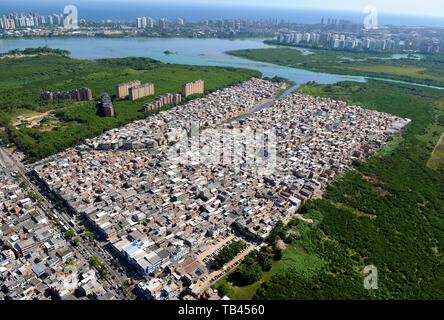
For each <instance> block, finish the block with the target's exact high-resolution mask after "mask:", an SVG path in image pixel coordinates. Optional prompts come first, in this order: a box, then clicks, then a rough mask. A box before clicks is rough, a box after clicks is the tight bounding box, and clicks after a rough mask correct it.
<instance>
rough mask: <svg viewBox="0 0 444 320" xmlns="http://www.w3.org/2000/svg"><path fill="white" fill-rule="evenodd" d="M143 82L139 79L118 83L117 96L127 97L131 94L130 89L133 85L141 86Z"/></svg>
mask: <svg viewBox="0 0 444 320" xmlns="http://www.w3.org/2000/svg"><path fill="white" fill-rule="evenodd" d="M140 85H141V82H140V81H139V80H133V81H130V82H125V83H121V84H118V85H117V86H116V98H125V97H127V96H128V95H129V89H130V88H132V87H137V86H140Z"/></svg>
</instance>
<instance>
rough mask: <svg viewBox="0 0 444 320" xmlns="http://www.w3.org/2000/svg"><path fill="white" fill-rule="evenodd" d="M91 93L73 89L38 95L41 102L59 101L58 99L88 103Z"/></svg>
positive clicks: (84, 89)
mask: <svg viewBox="0 0 444 320" xmlns="http://www.w3.org/2000/svg"><path fill="white" fill-rule="evenodd" d="M92 98H93V96H92V92H91V89H89V88H82V89H79V90H77V89H74V90H71V91H65V92H51V91H43V92H42V93H41V94H40V99H42V100H59V99H72V100H77V101H89V100H92Z"/></svg>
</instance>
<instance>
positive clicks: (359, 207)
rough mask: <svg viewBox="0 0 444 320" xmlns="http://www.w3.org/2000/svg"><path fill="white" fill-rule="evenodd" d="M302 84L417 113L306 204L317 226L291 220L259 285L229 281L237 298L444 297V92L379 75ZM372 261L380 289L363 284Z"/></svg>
mask: <svg viewBox="0 0 444 320" xmlns="http://www.w3.org/2000/svg"><path fill="white" fill-rule="evenodd" d="M301 91H302V92H303V93H305V94H311V95H314V96H323V97H331V98H334V99H343V100H346V101H347V102H348V103H349V104H352V105H360V106H363V107H365V108H369V109H374V110H378V111H384V112H388V113H391V114H396V115H398V116H401V117H407V118H410V119H412V120H413V121H412V123H411V124H410V125H409V126H407V127H406V128H405V129H403V130H402V131H401V133H400V134H398V135H396V136H395V137H394V138H393V139H392V141H391V142H390V143H389V144H388V145H387V147H386V148H384V149H382V150H381V151H379V152H376V153H375V154H374V155H373V156H372V157H371V158H370V159H368V160H367V161H365V162H359V163H356V165H355V167H354V170H352V171H349V172H348V173H346V174H345V175H344V176H342V177H338V178H337V179H336V180H335V181H334V182H332V183H331V184H330V186H329V187H328V188H327V190H326V192H325V193H324V195H323V198H322V199H317V200H312V201H309V202H308V203H307V204H306V205H305V206H304V207H303V208H301V210H300V211H301V213H303V214H304V216H306V217H307V218H311V219H312V220H313V224H307V223H304V222H300V223H299V224H298V225H297V226H296V227H292V228H289V230H288V231H287V232H286V235H285V237H284V239H283V240H285V242H286V243H288V244H287V245H288V247H287V249H286V250H285V251H284V256H283V259H282V260H281V261H279V262H274V264H273V267H272V269H271V271H270V272H269V273H264V276H263V278H262V280H261V281H258V282H256V283H254V284H253V285H250V286H246V287H236V288H233V287H232V286H230V285H229V284H227V285H228V287H229V290H228V295H229V296H230V298H233V299H241V298H250V297H253V298H255V299H272V300H280V299H443V297H444V295H443V294H444V293H443V291H442V288H443V285H444V265H443V249H444V233H443V229H444V216H443V213H444V198H443V197H442V195H443V194H444V170H442V169H441V170H439V169H436V170H434V169H432V168H430V166H429V165H428V163H429V159H430V157H431V155H432V152H433V150H434V148H435V146H436V144H437V142H438V140H439V138H440V136H441V135H442V134H443V133H444V123H442V122H441V120H443V119H441V115H442V113H443V112H444V97H443V96H442V93H441V92H440V91H439V90H433V89H427V88H419V87H414V86H409V85H401V84H395V83H387V82H382V81H369V82H368V83H353V82H342V83H339V84H336V85H307V86H305V87H304V88H302V89H301ZM439 150H441V149H439ZM435 151H436V150H435ZM439 152H440V151H439ZM439 152H438V154H439ZM290 231H292V232H290ZM294 233H295V234H296V235H295V234H294ZM290 234H293V235H292V236H291V237H290ZM292 248H303V250H300V249H299V250H293V249H292ZM368 265H374V266H376V267H377V268H378V289H377V290H366V289H365V288H364V286H363V281H364V277H365V274H364V273H363V270H364V267H365V266H368ZM222 281H225V282H226V279H223V280H222ZM222 283H223V282H221V283H218V284H217V285H216V286H218V285H222Z"/></svg>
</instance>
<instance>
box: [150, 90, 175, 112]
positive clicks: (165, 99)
mask: <svg viewBox="0 0 444 320" xmlns="http://www.w3.org/2000/svg"><path fill="white" fill-rule="evenodd" d="M181 102H182V95H181V94H180V93H177V94H171V93H165V94H163V95H161V96H158V97H157V98H156V99H154V101H153V102H151V103H147V104H144V105H143V106H142V111H143V112H145V111H149V110H154V109H158V108H160V107H163V106H164V105H167V104H171V103H175V104H178V103H181Z"/></svg>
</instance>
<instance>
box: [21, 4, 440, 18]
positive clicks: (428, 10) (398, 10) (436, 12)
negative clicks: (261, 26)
mask: <svg viewBox="0 0 444 320" xmlns="http://www.w3.org/2000/svg"><path fill="white" fill-rule="evenodd" d="M16 1H17V0H16ZM19 1H20V0H19ZM52 1H53V0H52ZM63 1H67V0H63ZM78 1H89V2H91V1H92V2H94V1H102V2H103V1H104V0H78ZM119 1H120V2H122V0H106V2H108V3H109V2H119ZM125 2H132V3H138V2H139V3H140V2H144V3H154V2H158V3H159V2H161V3H162V4H165V3H168V2H171V3H181V4H184V3H195V4H206V5H208V4H218V5H219V4H226V5H231V6H239V5H242V6H255V7H258V6H263V7H292V8H307V9H326V10H338V11H339V10H347V11H363V10H364V8H365V7H366V6H368V5H374V6H375V7H376V8H377V9H378V11H379V12H383V13H393V14H411V15H431V16H442V17H444V4H443V0H333V1H332V0H272V1H271V0H125Z"/></svg>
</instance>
